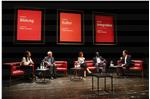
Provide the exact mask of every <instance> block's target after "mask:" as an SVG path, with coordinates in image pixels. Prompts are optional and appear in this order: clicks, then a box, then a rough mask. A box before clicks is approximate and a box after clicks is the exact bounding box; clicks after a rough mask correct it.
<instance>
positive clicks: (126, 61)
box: [117, 50, 132, 75]
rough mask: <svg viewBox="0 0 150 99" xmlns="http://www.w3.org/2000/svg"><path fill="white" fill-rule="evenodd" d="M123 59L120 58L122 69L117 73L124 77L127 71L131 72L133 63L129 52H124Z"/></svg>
mask: <svg viewBox="0 0 150 99" xmlns="http://www.w3.org/2000/svg"><path fill="white" fill-rule="evenodd" d="M122 55H123V56H122V57H120V60H119V63H120V65H121V67H120V68H118V70H117V72H118V74H119V75H124V71H125V70H129V67H131V66H132V63H131V55H129V53H128V51H127V50H123V51H122Z"/></svg>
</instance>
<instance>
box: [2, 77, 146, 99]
mask: <svg viewBox="0 0 150 99" xmlns="http://www.w3.org/2000/svg"><path fill="white" fill-rule="evenodd" d="M46 81H47V82H46V83H42V82H41V81H40V80H39V79H37V81H36V82H28V81H17V83H14V84H12V85H11V86H9V87H8V86H4V85H3V87H2V99H148V98H149V89H148V87H149V80H148V79H143V80H142V78H137V77H127V78H116V77H115V78H114V91H113V92H109V93H107V94H103V93H104V92H103V91H102V90H103V79H101V80H100V88H101V90H100V93H101V95H99V96H98V95H96V94H95V91H92V90H91V77H90V76H88V77H87V78H86V80H79V81H71V80H70V79H69V77H60V78H57V79H54V80H49V79H46ZM94 81H96V79H94ZM109 83H110V80H109V79H108V80H107V90H109V89H110V86H109ZM95 88H96V86H95Z"/></svg>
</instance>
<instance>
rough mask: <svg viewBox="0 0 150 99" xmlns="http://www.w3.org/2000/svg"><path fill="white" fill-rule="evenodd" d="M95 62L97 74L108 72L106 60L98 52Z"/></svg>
mask: <svg viewBox="0 0 150 99" xmlns="http://www.w3.org/2000/svg"><path fill="white" fill-rule="evenodd" d="M93 62H94V66H95V67H96V72H97V73H99V72H100V70H102V72H103V73H104V72H106V60H105V59H104V58H102V56H100V55H99V52H96V56H95V57H94V58H93Z"/></svg>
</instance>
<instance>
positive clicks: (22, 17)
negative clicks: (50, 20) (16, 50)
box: [17, 10, 42, 41]
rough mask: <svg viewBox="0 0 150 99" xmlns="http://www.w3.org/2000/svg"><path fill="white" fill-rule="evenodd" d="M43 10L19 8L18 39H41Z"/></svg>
mask: <svg viewBox="0 0 150 99" xmlns="http://www.w3.org/2000/svg"><path fill="white" fill-rule="evenodd" d="M41 16H42V12H41V11H34V10H18V15H17V40H27V41H28V40H29V41H40V40H41Z"/></svg>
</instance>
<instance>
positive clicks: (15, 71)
mask: <svg viewBox="0 0 150 99" xmlns="http://www.w3.org/2000/svg"><path fill="white" fill-rule="evenodd" d="M24 74H25V72H24V71H23V70H21V69H20V62H11V63H4V64H3V77H7V76H8V77H9V85H10V84H11V82H12V78H13V77H22V76H24Z"/></svg>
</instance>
